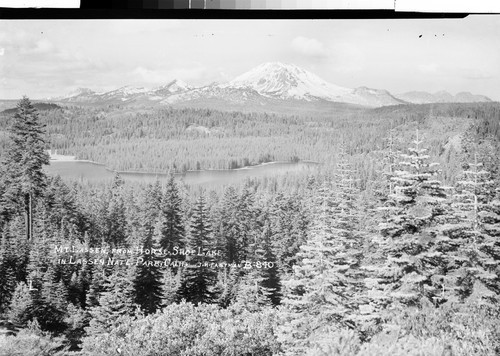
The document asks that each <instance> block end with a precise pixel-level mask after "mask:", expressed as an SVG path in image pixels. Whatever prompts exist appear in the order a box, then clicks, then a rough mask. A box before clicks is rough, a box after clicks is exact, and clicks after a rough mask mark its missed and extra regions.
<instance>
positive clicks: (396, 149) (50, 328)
mask: <svg viewBox="0 0 500 356" xmlns="http://www.w3.org/2000/svg"><path fill="white" fill-rule="evenodd" d="M48 149H52V150H54V149H57V150H58V153H60V154H68V155H76V156H77V157H78V158H79V159H88V160H92V161H96V162H100V163H103V164H106V165H107V166H108V167H110V168H113V169H116V170H142V171H163V172H169V171H170V172H171V173H172V175H171V178H170V179H169V180H168V182H167V183H165V184H163V183H160V182H157V183H155V184H130V183H127V182H125V181H124V180H123V179H122V178H121V177H120V175H119V174H117V175H116V176H115V178H114V180H113V181H112V182H109V183H107V184H100V185H99V184H96V185H90V184H88V183H85V182H73V181H65V180H63V179H61V178H60V177H55V176H50V175H47V174H46V172H45V171H44V169H43V167H44V166H45V165H47V164H50V161H49V156H48V154H47V150H48ZM499 152H500V105H499V104H498V103H476V104H434V105H400V106H392V107H383V108H379V109H367V110H363V111H361V110H356V111H353V112H341V113H337V114H336V113H332V116H331V117H314V116H311V117H309V116H302V115H301V116H279V115H274V114H262V113H259V114H244V113H237V112H218V111H212V110H202V109H172V108H164V109H154V110H152V109H151V110H149V109H140V110H135V111H133V110H131V109H130V108H122V107H106V108H90V107H86V108H81V107H76V106H71V107H70V106H66V107H60V108H59V107H41V108H40V110H37V109H36V108H35V107H34V106H33V104H32V103H31V102H30V101H29V99H28V98H23V99H21V100H20V101H19V103H18V106H17V109H16V111H15V113H13V112H4V113H2V114H0V236H1V243H0V319H1V324H0V331H1V332H2V335H0V355H2V356H3V355H82V356H83V355H85V356H91V355H92V356H93V355H117V356H118V355H134V356H152V355H169V356H177V355H178V356H181V355H183V356H196V355H199V356H212V355H213V356H216V355H227V356H230V355H231V356H247V355H252V356H257V355H259V356H271V355H283V356H302V355H312V356H327V355H328V356H330V355H347V356H349V355H352V356H355V355H356V356H361V355H366V356H368V355H370V356H376V355H395V356H398V355H401V356H403V355H415V356H416V355H432V356H433V355H436V356H441V355H463V356H466V355H467V356H469V355H478V356H479V355H498V354H500V303H499V302H500V300H499V298H500V168H499V167H500V164H499V163H500V162H499V155H498V153H499ZM278 160H313V161H317V162H320V163H321V164H322V169H320V170H318V171H317V172H315V173H312V174H309V175H307V176H304V175H289V176H286V177H285V178H283V177H281V178H278V177H268V178H267V179H266V181H265V182H264V181H262V180H258V179H249V180H247V181H245V183H243V184H238V185H228V186H223V187H220V189H216V190H210V191H208V190H204V189H202V188H199V189H193V188H192V187H186V186H184V185H183V184H180V183H179V182H178V181H177V180H176V179H175V178H174V175H173V172H174V171H185V170H191V169H216V168H219V169H220V168H224V169H228V168H237V167H242V166H246V165H252V164H258V163H262V162H268V161H278Z"/></svg>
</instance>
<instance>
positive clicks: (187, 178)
mask: <svg viewBox="0 0 500 356" xmlns="http://www.w3.org/2000/svg"><path fill="white" fill-rule="evenodd" d="M318 166H319V165H318V163H315V162H272V163H266V164H263V165H259V166H253V167H246V168H241V169H229V170H224V169H221V170H206V171H188V172H186V173H183V174H176V176H177V177H178V178H179V179H180V180H182V181H184V183H186V184H188V185H227V184H234V183H239V182H242V181H244V180H245V179H247V178H262V177H273V176H277V175H282V174H285V173H289V172H307V171H310V170H314V169H317V168H318ZM45 170H46V171H47V173H49V174H51V175H59V176H61V178H63V179H71V180H81V181H88V182H103V181H107V180H111V179H113V177H114V175H115V171H113V170H109V169H107V168H106V167H105V166H103V165H101V164H97V163H93V162H87V161H51V162H50V165H49V166H46V167H45ZM120 176H121V177H122V178H123V179H124V180H125V181H131V182H143V183H152V182H155V181H156V180H157V179H158V180H160V181H161V180H166V179H168V174H167V173H165V174H158V173H139V172H120Z"/></svg>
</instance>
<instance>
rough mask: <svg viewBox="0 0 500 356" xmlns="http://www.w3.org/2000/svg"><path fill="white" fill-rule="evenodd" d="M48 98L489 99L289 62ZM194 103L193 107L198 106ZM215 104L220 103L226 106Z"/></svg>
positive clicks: (363, 102) (375, 102)
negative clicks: (369, 83)
mask: <svg viewBox="0 0 500 356" xmlns="http://www.w3.org/2000/svg"><path fill="white" fill-rule="evenodd" d="M48 100H50V101H53V102H63V103H64V102H66V103H88V104H129V103H135V104H147V105H181V106H189V104H190V103H194V102H196V103H198V104H199V103H202V102H206V104H207V105H208V106H210V105H211V104H213V103H214V102H218V103H226V104H227V105H230V106H231V105H232V104H234V105H237V106H239V105H244V104H245V103H250V104H255V105H257V106H265V105H267V104H268V103H269V102H270V101H271V102H272V103H273V104H276V105H278V104H279V103H280V102H281V103H282V104H284V105H286V103H287V102H290V101H294V102H304V103H305V102H309V103H316V102H317V103H323V102H327V103H332V104H350V105H355V106H364V107H382V106H389V105H399V104H408V103H416V104H421V103H434V102H436V103H437V102H448V101H454V100H455V101H457V100H458V101H463V102H477V101H491V99H489V98H488V97H486V96H484V95H474V94H471V93H468V92H461V93H458V94H456V95H455V96H453V95H451V94H450V93H448V92H444V91H443V92H437V93H434V94H431V93H427V92H419V91H412V92H407V93H402V94H399V95H393V94H391V93H390V92H389V91H388V90H386V89H375V88H368V87H366V86H361V87H357V88H346V87H342V86H339V85H336V84H332V83H330V82H327V81H326V80H324V79H322V78H320V77H319V76H318V75H316V74H314V73H312V72H310V71H307V70H305V69H303V68H300V67H298V66H296V65H293V64H284V63H281V62H268V63H263V64H260V65H258V66H256V67H254V68H252V69H250V70H249V71H247V72H245V73H243V74H241V75H239V76H237V77H235V78H234V79H233V80H230V81H228V82H226V83H211V84H209V85H205V86H200V87H195V86H191V85H189V84H187V83H185V82H183V81H181V80H178V79H175V80H172V81H170V82H168V83H167V84H165V85H162V86H159V87H156V88H153V89H146V88H143V87H139V88H136V87H132V86H123V87H120V88H118V89H114V90H111V91H107V92H100V93H99V92H95V91H93V90H92V89H88V88H79V89H77V90H76V91H74V92H72V93H70V94H68V95H65V96H62V97H57V98H50V99H48ZM198 104H197V105H198ZM226 104H220V105H226Z"/></svg>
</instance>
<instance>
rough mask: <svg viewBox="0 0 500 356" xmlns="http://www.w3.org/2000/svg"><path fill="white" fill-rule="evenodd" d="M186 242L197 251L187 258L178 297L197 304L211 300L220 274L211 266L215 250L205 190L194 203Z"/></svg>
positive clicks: (190, 248)
mask: <svg viewBox="0 0 500 356" xmlns="http://www.w3.org/2000/svg"><path fill="white" fill-rule="evenodd" d="M187 245H188V248H189V250H191V251H194V253H193V254H190V255H189V256H187V258H186V261H187V266H186V268H185V270H184V274H183V276H182V285H181V288H180V290H179V297H180V298H181V299H185V300H186V301H187V302H192V303H194V304H196V305H198V304H200V303H211V302H212V301H214V300H215V297H216V296H215V293H214V287H215V284H216V282H217V274H216V272H215V270H214V267H213V266H210V263H211V262H213V261H214V258H213V256H212V255H211V254H210V252H212V251H213V236H212V228H211V226H210V221H209V220H208V211H207V207H206V204H205V198H204V197H203V194H202V195H201V196H200V197H199V198H198V200H197V201H196V204H195V207H194V211H193V216H192V218H191V228H190V232H189V238H188V244H187Z"/></svg>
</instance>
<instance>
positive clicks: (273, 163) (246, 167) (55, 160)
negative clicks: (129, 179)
mask: <svg viewBox="0 0 500 356" xmlns="http://www.w3.org/2000/svg"><path fill="white" fill-rule="evenodd" d="M71 157H72V156H71ZM73 162H74V163H90V164H94V165H97V166H102V167H104V168H105V169H106V170H107V171H109V172H112V173H118V174H120V175H121V174H144V175H158V176H167V175H169V174H170V172H147V171H146V172H143V171H117V170H114V169H112V168H109V167H107V166H106V165H105V164H104V163H98V162H94V161H90V160H86V159H69V158H68V159H51V160H50V164H52V163H56V164H57V163H66V164H67V163H73ZM294 163H305V164H316V165H320V164H321V163H319V162H316V161H311V160H303V161H302V160H300V161H272V162H263V163H259V164H255V165H250V166H244V167H239V168H215V169H190V170H187V171H184V172H175V173H174V175H178V176H183V175H185V174H187V173H191V174H193V173H198V172H214V173H217V172H229V171H240V170H250V169H255V168H258V167H265V166H269V165H275V164H294Z"/></svg>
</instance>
